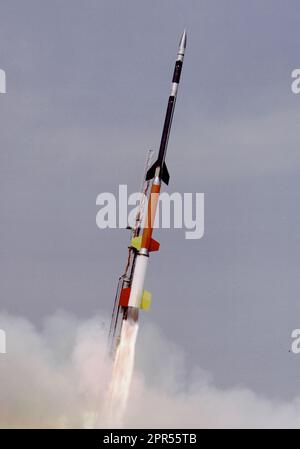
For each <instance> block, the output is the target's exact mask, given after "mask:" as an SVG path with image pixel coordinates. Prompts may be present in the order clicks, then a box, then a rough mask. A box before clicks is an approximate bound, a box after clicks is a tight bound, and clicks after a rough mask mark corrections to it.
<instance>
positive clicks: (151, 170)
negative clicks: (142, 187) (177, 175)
mask: <svg viewBox="0 0 300 449" xmlns="http://www.w3.org/2000/svg"><path fill="white" fill-rule="evenodd" d="M157 167H158V160H157V161H155V162H154V164H153V165H152V166H151V167H150V168H149V170H148V171H147V174H146V181H150V179H153V178H154V176H155V170H156V168H157ZM161 179H162V181H163V182H164V183H165V184H167V185H168V184H169V180H170V175H169V171H168V169H167V166H166V163H165V162H164V165H163V168H162V176H161Z"/></svg>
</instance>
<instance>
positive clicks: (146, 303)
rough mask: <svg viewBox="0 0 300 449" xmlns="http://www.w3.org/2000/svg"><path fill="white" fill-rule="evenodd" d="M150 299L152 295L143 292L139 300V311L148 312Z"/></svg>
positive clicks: (145, 291)
mask: <svg viewBox="0 0 300 449" xmlns="http://www.w3.org/2000/svg"><path fill="white" fill-rule="evenodd" d="M151 298H152V294H151V293H150V292H148V291H147V290H144V291H143V296H142V300H141V305H140V309H142V310H149V309H150V306H151Z"/></svg>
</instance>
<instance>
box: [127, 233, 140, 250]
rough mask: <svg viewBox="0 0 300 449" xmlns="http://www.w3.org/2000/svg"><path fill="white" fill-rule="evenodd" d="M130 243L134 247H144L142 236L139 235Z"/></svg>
mask: <svg viewBox="0 0 300 449" xmlns="http://www.w3.org/2000/svg"><path fill="white" fill-rule="evenodd" d="M130 243H131V246H132V248H135V249H137V250H138V251H139V250H140V249H141V247H142V236H141V235H139V236H138V237H133V238H132V239H131V242H130Z"/></svg>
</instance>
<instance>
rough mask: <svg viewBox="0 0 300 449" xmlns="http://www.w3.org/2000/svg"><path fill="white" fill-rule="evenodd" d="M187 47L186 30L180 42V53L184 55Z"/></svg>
mask: <svg viewBox="0 0 300 449" xmlns="http://www.w3.org/2000/svg"><path fill="white" fill-rule="evenodd" d="M185 47H186V31H185V30H184V32H183V33H182V36H181V39H180V42H179V51H178V53H179V54H182V55H184V51H185Z"/></svg>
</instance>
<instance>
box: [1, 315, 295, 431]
mask: <svg viewBox="0 0 300 449" xmlns="http://www.w3.org/2000/svg"><path fill="white" fill-rule="evenodd" d="M102 322H103V320H101V318H100V317H95V318H94V319H92V320H87V321H86V322H80V321H79V320H77V319H75V318H74V317H71V316H69V315H67V314H65V313H63V312H61V313H57V314H56V315H55V316H53V317H50V318H49V319H47V320H46V321H45V323H44V325H43V327H42V328H41V329H39V330H38V329H37V328H35V327H34V326H33V325H32V324H30V323H29V322H28V321H27V320H25V319H23V318H19V317H13V316H9V315H6V314H2V315H0V327H1V328H3V329H5V331H6V334H7V354H1V355H0V427H2V428H7V427H23V428H24V427H33V428H36V427H43V428H44V427H56V428H57V427H88V426H92V425H93V424H94V422H95V420H96V421H97V419H98V418H99V416H101V415H102V414H103V412H105V411H103V409H102V406H103V403H104V399H105V393H106V391H107V386H108V384H109V378H110V373H111V363H110V362H109V360H108V358H107V355H106V341H107V335H106V330H105V329H104V328H103V325H102V324H101V323H102ZM187 379H188V380H187ZM97 422H98V423H99V420H98V421H97ZM99 425H100V426H101V422H100V423H99ZM124 426H125V427H144V428H147V427H157V428H163V427H169V428H176V427H180V428H187V427H190V428H191V427H196V428H200V427H243V428H245V427H267V428H270V427H299V426H300V398H295V399H294V400H293V401H290V402H284V401H281V402H280V401H272V400H270V399H268V398H264V397H261V396H259V395H257V394H255V393H254V392H252V391H250V390H247V389H245V388H238V387H237V388H232V389H226V390H225V389H224V390H221V389H219V388H216V387H215V386H214V385H213V383H212V381H211V379H210V377H209V376H208V375H207V374H206V373H204V372H203V371H202V370H201V369H198V370H195V371H194V372H193V373H189V376H187V375H186V373H185V369H184V357H183V354H182V353H181V351H180V350H179V349H178V348H177V347H176V346H174V345H173V344H171V343H169V342H168V341H167V340H166V339H165V338H164V337H163V336H162V335H161V334H160V332H159V331H158V330H157V329H156V328H155V327H152V326H144V327H143V328H141V332H140V335H139V343H138V347H137V364H136V370H135V375H134V379H133V382H132V386H131V392H130V399H129V403H128V409H127V412H126V414H125V420H124Z"/></svg>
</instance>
